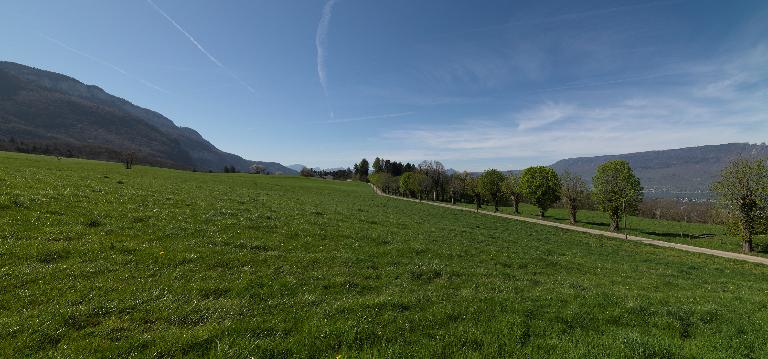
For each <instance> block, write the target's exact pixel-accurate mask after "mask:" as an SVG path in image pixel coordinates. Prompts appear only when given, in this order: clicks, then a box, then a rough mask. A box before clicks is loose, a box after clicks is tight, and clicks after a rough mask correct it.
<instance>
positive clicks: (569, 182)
mask: <svg viewBox="0 0 768 359" xmlns="http://www.w3.org/2000/svg"><path fill="white" fill-rule="evenodd" d="M560 183H561V184H562V187H561V189H560V193H561V195H562V198H563V204H564V205H565V208H566V209H568V219H569V221H570V222H571V224H576V213H577V212H578V211H579V209H581V208H582V206H583V205H584V202H586V201H587V199H588V198H589V188H587V182H586V181H584V179H583V178H581V176H578V175H575V174H573V173H571V172H570V171H564V172H563V173H561V174H560Z"/></svg>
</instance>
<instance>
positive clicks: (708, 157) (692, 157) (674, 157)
mask: <svg viewBox="0 0 768 359" xmlns="http://www.w3.org/2000/svg"><path fill="white" fill-rule="evenodd" d="M738 157H747V158H768V145H766V144H764V143H763V144H749V143H729V144H723V145H711V146H699V147H688V148H680V149H674V150H664V151H648V152H638V153H628V154H623V155H609V156H597V157H580V158H570V159H565V160H560V161H557V162H556V163H554V164H552V165H551V167H552V168H554V169H555V170H557V171H558V172H560V171H564V170H568V171H571V172H573V173H575V174H577V175H579V176H582V177H583V178H584V179H585V180H587V181H588V182H590V183H591V181H592V176H594V174H595V169H596V168H597V166H599V165H600V164H602V163H604V162H606V161H610V160H626V161H628V162H629V164H630V165H631V166H632V168H633V169H634V171H635V174H636V175H637V176H638V177H639V178H640V181H641V183H642V184H643V187H645V190H646V192H647V195H648V196H649V197H678V198H691V199H703V198H707V197H709V187H710V185H711V184H712V183H713V182H714V181H716V180H717V179H718V178H719V176H720V171H721V170H722V169H723V168H724V167H725V166H727V165H728V163H730V162H731V161H732V160H733V159H735V158H738Z"/></svg>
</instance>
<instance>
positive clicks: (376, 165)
mask: <svg viewBox="0 0 768 359" xmlns="http://www.w3.org/2000/svg"><path fill="white" fill-rule="evenodd" d="M371 166H372V167H373V173H379V172H382V171H384V164H383V163H382V161H381V158H378V157H376V158H375V159H374V160H373V164H372V165H371Z"/></svg>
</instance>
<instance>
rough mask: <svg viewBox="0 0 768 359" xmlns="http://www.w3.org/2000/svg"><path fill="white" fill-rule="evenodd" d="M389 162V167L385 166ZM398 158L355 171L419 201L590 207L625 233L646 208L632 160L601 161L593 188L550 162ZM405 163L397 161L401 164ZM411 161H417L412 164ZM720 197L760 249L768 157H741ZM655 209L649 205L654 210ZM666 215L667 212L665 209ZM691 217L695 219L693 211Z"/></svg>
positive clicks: (746, 244) (732, 221)
mask: <svg viewBox="0 0 768 359" xmlns="http://www.w3.org/2000/svg"><path fill="white" fill-rule="evenodd" d="M386 163H389V166H387V165H385V164H386ZM392 163H393V162H392V161H388V160H382V159H380V158H376V159H375V160H374V163H373V166H372V171H373V172H372V173H370V174H369V171H370V169H369V167H368V161H367V160H365V159H363V160H362V161H361V162H360V163H358V164H356V165H355V177H356V178H357V179H359V180H361V181H370V182H371V183H372V184H373V185H374V186H376V187H378V188H379V189H380V190H381V191H383V192H384V193H387V194H390V195H398V196H404V197H410V198H416V199H419V200H432V201H446V202H447V201H450V202H451V203H457V202H460V203H474V205H475V206H476V209H477V210H480V209H481V208H482V206H484V205H492V206H493V208H494V211H498V210H499V206H500V205H501V204H502V203H505V204H510V205H511V207H512V210H513V211H514V213H516V214H519V213H520V212H519V205H520V203H522V202H523V201H525V202H527V203H529V204H531V205H534V206H536V207H537V208H538V211H539V217H540V218H544V216H545V215H546V212H547V211H548V210H549V209H550V208H553V206H555V205H557V204H559V205H561V206H562V207H564V208H565V209H566V210H567V211H568V216H569V222H570V223H571V224H576V223H577V214H578V211H579V210H582V209H585V208H587V207H590V208H595V209H597V210H600V211H603V212H605V213H606V214H607V215H608V217H609V219H610V230H611V231H618V230H619V229H620V227H621V221H622V219H625V218H626V216H629V215H637V214H639V213H640V210H641V205H642V204H643V199H644V192H643V186H642V185H641V183H640V179H639V178H638V177H637V176H636V175H635V173H634V170H633V169H632V167H631V166H630V164H629V162H627V161H623V160H613V161H608V162H605V163H603V164H602V165H600V166H598V167H597V170H596V171H595V175H594V176H593V177H592V186H591V188H590V187H589V186H588V185H587V182H586V181H585V180H584V179H583V178H581V177H580V176H578V175H575V174H573V173H571V172H568V171H564V172H561V173H557V172H556V171H555V170H554V169H552V168H550V167H546V166H534V167H529V168H526V169H525V170H523V171H522V172H520V173H515V172H512V173H508V174H504V173H503V172H501V171H499V170H496V169H488V170H486V171H484V172H483V173H482V174H480V175H479V176H473V175H472V174H470V173H469V172H466V171H465V172H461V173H448V171H447V170H446V169H445V166H443V164H442V163H440V162H439V161H423V162H421V163H420V164H418V165H416V166H414V165H410V164H406V165H403V167H402V170H399V168H400V167H396V168H398V170H395V171H393V170H392ZM394 163H397V162H394ZM408 165H410V166H408ZM712 191H713V192H714V193H715V194H717V195H718V198H719V200H718V202H717V203H718V204H719V212H720V213H719V214H718V218H721V219H722V221H723V222H724V223H725V224H726V225H727V226H728V228H729V230H730V231H731V232H732V233H733V234H735V235H738V236H739V237H740V238H741V240H742V244H743V246H742V249H743V251H744V252H751V251H752V250H753V244H752V241H753V238H754V236H755V235H757V234H765V233H768V167H766V161H765V160H764V159H752V160H750V159H737V160H734V161H733V162H732V163H731V164H730V165H729V166H728V167H726V168H725V169H723V171H722V173H721V179H720V180H719V181H717V182H715V183H714V184H713V185H712ZM646 211H647V209H646ZM657 215H660V212H658V213H657ZM686 220H687V217H686Z"/></svg>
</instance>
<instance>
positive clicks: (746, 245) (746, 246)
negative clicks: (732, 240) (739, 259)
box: [741, 239, 752, 253]
mask: <svg viewBox="0 0 768 359" xmlns="http://www.w3.org/2000/svg"><path fill="white" fill-rule="evenodd" d="M741 250H742V251H744V253H750V252H752V240H751V239H748V240H746V241H743V242H741Z"/></svg>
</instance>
